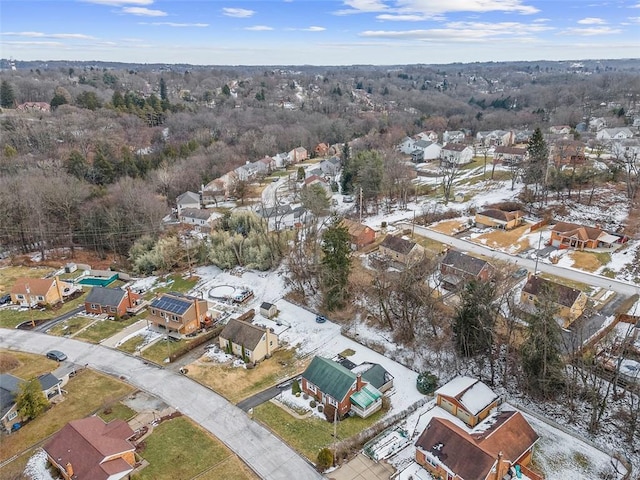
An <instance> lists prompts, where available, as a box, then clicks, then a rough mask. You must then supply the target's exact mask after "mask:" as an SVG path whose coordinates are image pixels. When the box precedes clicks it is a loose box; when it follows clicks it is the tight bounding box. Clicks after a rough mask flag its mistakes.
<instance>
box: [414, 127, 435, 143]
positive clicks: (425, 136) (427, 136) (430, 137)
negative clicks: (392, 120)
mask: <svg viewBox="0 0 640 480" xmlns="http://www.w3.org/2000/svg"><path fill="white" fill-rule="evenodd" d="M416 137H417V138H419V139H420V140H426V141H428V142H437V141H438V133H437V132H434V131H433V130H427V131H426V132H420V133H418V134H417V135H416Z"/></svg>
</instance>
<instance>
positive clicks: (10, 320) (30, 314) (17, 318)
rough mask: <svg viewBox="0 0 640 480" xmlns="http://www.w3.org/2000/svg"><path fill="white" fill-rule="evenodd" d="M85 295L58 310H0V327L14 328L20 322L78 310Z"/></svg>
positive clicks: (53, 316) (57, 315)
mask: <svg viewBox="0 0 640 480" xmlns="http://www.w3.org/2000/svg"><path fill="white" fill-rule="evenodd" d="M85 295H86V294H85V293H83V294H82V295H80V296H79V297H78V298H74V299H73V300H71V301H69V302H65V303H64V304H63V305H62V307H60V308H56V309H53V308H45V309H42V310H40V309H38V308H35V309H30V310H29V309H26V310H24V311H18V310H13V309H11V308H3V309H2V310H0V327H5V328H15V327H16V326H17V325H19V324H21V323H22V322H26V321H29V320H43V319H51V318H55V317H59V316H60V315H63V314H65V313H67V312H70V311H71V310H73V309H75V308H78V307H79V306H80V305H82V304H84V297H85Z"/></svg>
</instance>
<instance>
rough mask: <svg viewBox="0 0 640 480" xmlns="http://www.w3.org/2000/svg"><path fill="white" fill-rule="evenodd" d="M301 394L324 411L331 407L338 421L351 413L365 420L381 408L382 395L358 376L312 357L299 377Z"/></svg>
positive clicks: (322, 359)
mask: <svg viewBox="0 0 640 480" xmlns="http://www.w3.org/2000/svg"><path fill="white" fill-rule="evenodd" d="M302 391H303V392H305V393H307V394H309V395H311V396H313V397H314V398H316V399H317V400H318V402H320V403H322V404H323V405H324V406H325V407H326V406H327V405H331V406H332V407H333V408H336V409H337V411H338V416H339V417H340V418H342V417H344V416H345V415H347V414H348V413H349V412H350V411H353V412H354V413H355V414H356V415H358V416H360V417H362V418H366V417H368V416H369V415H371V414H373V413H375V412H377V411H378V410H380V408H381V407H382V393H381V392H380V390H378V389H377V388H376V387H374V386H373V385H371V384H369V383H367V382H366V381H365V380H364V379H363V378H362V375H360V374H355V373H353V372H352V371H351V370H348V369H347V368H345V367H343V366H342V365H340V364H339V363H337V362H334V361H333V360H329V359H327V358H322V357H314V358H313V360H312V361H311V363H310V364H309V366H308V367H307V369H306V370H305V371H304V373H303V374H302Z"/></svg>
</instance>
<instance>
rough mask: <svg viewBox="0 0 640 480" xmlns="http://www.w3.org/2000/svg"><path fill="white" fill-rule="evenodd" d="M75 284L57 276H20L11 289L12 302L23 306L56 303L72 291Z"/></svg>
mask: <svg viewBox="0 0 640 480" xmlns="http://www.w3.org/2000/svg"><path fill="white" fill-rule="evenodd" d="M73 290H74V289H73V285H71V284H70V283H67V282H63V281H61V280H60V279H59V278H58V277H55V278H24V277H23V278H19V279H18V280H16V283H15V284H14V285H13V288H12V289H11V292H10V295H11V302H12V303H15V304H16V305H22V306H23V307H34V306H36V305H55V304H57V303H61V302H63V301H64V297H65V296H67V295H69V294H70V293H72V291H73Z"/></svg>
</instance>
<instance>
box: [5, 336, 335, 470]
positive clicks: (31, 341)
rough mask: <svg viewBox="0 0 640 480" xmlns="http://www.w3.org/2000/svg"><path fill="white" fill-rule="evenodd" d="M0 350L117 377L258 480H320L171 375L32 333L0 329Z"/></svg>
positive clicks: (229, 409) (211, 397)
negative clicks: (190, 425) (63, 357)
mask: <svg viewBox="0 0 640 480" xmlns="http://www.w3.org/2000/svg"><path fill="white" fill-rule="evenodd" d="M0 348H6V349H14V350H22V351H27V352H31V353H38V354H43V353H45V352H46V351H47V350H51V349H56V350H61V351H63V352H64V353H66V354H67V355H68V357H69V361H71V362H74V363H77V364H79V365H85V364H86V365H88V366H89V367H90V368H93V369H96V370H99V371H102V372H105V373H108V374H111V375H114V376H116V377H120V378H122V379H124V380H126V381H127V382H129V383H131V384H132V385H134V386H135V387H137V388H139V389H141V390H145V391H147V392H149V393H151V394H153V395H155V396H157V397H158V398H160V399H162V400H163V401H164V402H166V403H167V404H168V405H170V406H172V407H174V408H176V409H177V410H179V411H180V412H182V413H183V414H185V415H187V416H188V417H190V418H192V419H193V420H194V421H195V422H196V423H198V424H200V425H201V426H202V427H203V428H205V429H206V430H208V431H209V432H211V433H212V434H213V435H215V436H216V437H217V438H219V439H220V440H221V441H222V442H224V443H225V444H226V445H227V446H228V447H229V448H230V449H231V450H233V451H234V452H235V453H236V454H237V455H238V456H239V457H240V458H241V459H242V460H243V461H244V462H246V463H247V465H249V466H250V467H251V468H252V469H253V470H254V471H255V472H256V473H257V474H258V475H259V476H260V477H261V478H264V479H273V480H289V479H293V478H295V479H305V480H306V479H320V478H322V476H321V475H320V474H318V473H317V472H316V471H315V469H314V468H313V467H312V466H311V465H310V464H309V463H307V462H306V461H305V460H304V459H303V458H302V457H300V456H299V455H298V454H297V453H296V452H294V451H293V450H292V449H291V448H290V447H289V446H288V445H286V444H285V443H284V442H282V441H281V440H279V439H278V438H277V437H276V436H274V435H273V434H272V433H271V432H269V431H268V430H267V429H265V428H264V427H262V426H260V425H259V424H257V423H255V422H253V421H251V420H250V419H249V417H248V416H247V415H246V414H245V413H244V412H243V411H242V410H240V409H239V408H237V407H235V406H233V405H231V404H230V403H229V402H227V401H226V400H225V399H224V398H222V397H221V396H219V395H217V394H216V393H214V392H212V391H211V390H209V389H207V388H205V387H203V386H202V385H200V384H198V383H196V382H194V381H193V380H191V379H189V378H188V377H186V376H184V375H180V374H179V373H176V372H173V371H171V370H167V369H162V368H158V367H155V366H152V365H148V364H145V363H144V362H143V361H142V360H141V359H138V358H134V357H130V356H128V355H125V354H123V353H121V352H119V351H116V350H112V349H109V348H106V347H103V346H101V345H91V344H88V343H84V342H80V341H77V340H73V339H66V338H61V337H53V336H48V335H44V334H41V333H36V332H28V331H22V330H8V329H0Z"/></svg>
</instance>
